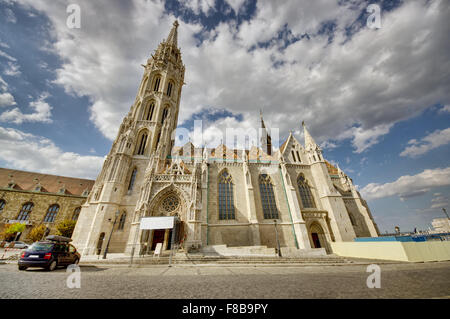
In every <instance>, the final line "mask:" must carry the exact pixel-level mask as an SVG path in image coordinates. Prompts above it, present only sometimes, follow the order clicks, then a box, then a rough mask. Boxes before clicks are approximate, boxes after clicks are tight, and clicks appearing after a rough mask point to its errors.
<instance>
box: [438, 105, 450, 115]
mask: <svg viewBox="0 0 450 319" xmlns="http://www.w3.org/2000/svg"><path fill="white" fill-rule="evenodd" d="M439 113H450V105H445V106H444V107H443V108H442V109H440V110H439Z"/></svg>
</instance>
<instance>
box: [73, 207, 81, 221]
mask: <svg viewBox="0 0 450 319" xmlns="http://www.w3.org/2000/svg"><path fill="white" fill-rule="evenodd" d="M80 212H81V207H77V208H75V210H74V211H73V215H72V220H73V221H77V220H78V217H80Z"/></svg>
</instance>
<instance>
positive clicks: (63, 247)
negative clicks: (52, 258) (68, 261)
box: [61, 244, 69, 253]
mask: <svg viewBox="0 0 450 319" xmlns="http://www.w3.org/2000/svg"><path fill="white" fill-rule="evenodd" d="M61 246H62V250H63V252H65V253H67V252H68V251H69V246H68V245H65V244H64V245H61Z"/></svg>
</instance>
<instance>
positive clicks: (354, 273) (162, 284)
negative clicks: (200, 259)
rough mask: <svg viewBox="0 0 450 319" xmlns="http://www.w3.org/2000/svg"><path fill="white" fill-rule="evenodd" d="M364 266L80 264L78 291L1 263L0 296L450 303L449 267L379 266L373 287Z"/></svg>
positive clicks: (61, 275) (60, 278)
mask: <svg viewBox="0 0 450 319" xmlns="http://www.w3.org/2000/svg"><path fill="white" fill-rule="evenodd" d="M366 267H367V266H365V265H341V266H328V265H327V266H322V265H320V266H297V265H292V266H275V265H272V266H252V265H246V266H242V265H239V266H222V265H216V266H214V265H208V266H192V265H190V266H187V265H183V266H181V265H180V266H178V265H177V266H174V267H171V268H169V267H167V266H146V267H142V268H128V267H127V266H126V265H121V266H119V265H117V266H107V265H99V266H88V265H85V266H83V265H82V266H81V267H80V268H81V288H72V289H70V288H68V287H67V285H66V281H67V278H68V275H69V274H68V273H67V272H66V270H65V269H58V270H56V271H54V272H47V271H45V270H41V269H28V270H27V271H19V270H18V269H17V265H16V264H3V265H0V298H183V299H184V298H450V262H432V263H415V264H406V263H402V264H381V265H380V267H381V288H379V289H377V288H373V289H369V288H367V285H366V280H367V277H368V276H369V275H370V273H368V272H366Z"/></svg>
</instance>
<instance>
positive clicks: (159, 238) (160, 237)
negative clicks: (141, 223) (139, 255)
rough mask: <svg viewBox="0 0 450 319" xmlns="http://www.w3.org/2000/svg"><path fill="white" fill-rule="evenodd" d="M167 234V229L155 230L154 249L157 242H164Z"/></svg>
mask: <svg viewBox="0 0 450 319" xmlns="http://www.w3.org/2000/svg"><path fill="white" fill-rule="evenodd" d="M165 234H166V230H165V229H155V230H154V231H153V240H152V249H151V250H155V248H156V244H157V243H161V244H163V243H164V235H165Z"/></svg>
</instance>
